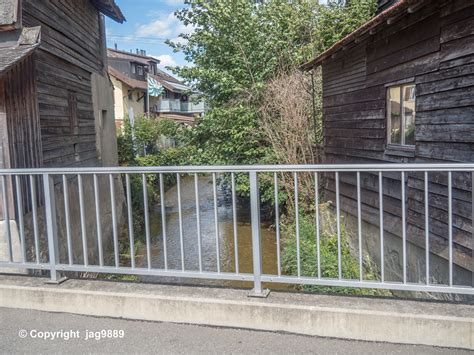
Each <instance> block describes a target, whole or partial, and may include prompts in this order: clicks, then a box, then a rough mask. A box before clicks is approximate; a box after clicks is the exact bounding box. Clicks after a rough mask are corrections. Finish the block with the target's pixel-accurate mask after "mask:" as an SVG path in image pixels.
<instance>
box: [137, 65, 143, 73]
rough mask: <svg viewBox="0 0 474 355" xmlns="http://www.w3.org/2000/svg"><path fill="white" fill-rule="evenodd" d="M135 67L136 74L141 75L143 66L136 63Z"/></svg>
mask: <svg viewBox="0 0 474 355" xmlns="http://www.w3.org/2000/svg"><path fill="white" fill-rule="evenodd" d="M137 69H138V75H143V67H142V66H141V65H138V66H137Z"/></svg>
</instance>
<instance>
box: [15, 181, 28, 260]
mask: <svg viewBox="0 0 474 355" xmlns="http://www.w3.org/2000/svg"><path fill="white" fill-rule="evenodd" d="M15 185H16V198H17V203H18V205H17V206H18V222H19V224H20V243H21V260H22V262H23V263H26V244H25V221H24V218H23V195H22V193H21V181H20V177H19V176H18V175H16V176H15Z"/></svg>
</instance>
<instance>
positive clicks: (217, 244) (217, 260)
mask: <svg viewBox="0 0 474 355" xmlns="http://www.w3.org/2000/svg"><path fill="white" fill-rule="evenodd" d="M212 191H213V197H214V228H215V231H216V262H217V272H218V273H220V272H221V265H220V264H221V262H220V246H219V219H218V207H217V183H216V173H212Z"/></svg>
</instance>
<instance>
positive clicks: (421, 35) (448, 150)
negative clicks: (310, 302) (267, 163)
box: [322, 0, 474, 270]
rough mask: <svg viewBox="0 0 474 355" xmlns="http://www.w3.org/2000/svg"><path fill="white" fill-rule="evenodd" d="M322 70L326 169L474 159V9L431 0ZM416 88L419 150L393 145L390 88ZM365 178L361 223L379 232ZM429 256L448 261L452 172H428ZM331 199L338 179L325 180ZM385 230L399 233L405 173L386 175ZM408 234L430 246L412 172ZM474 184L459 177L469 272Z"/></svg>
mask: <svg viewBox="0 0 474 355" xmlns="http://www.w3.org/2000/svg"><path fill="white" fill-rule="evenodd" d="M322 70H323V110H324V115H323V117H324V144H325V161H326V162H327V163H404V162H405V163H443V162H473V161H474V4H473V3H472V2H463V1H459V0H451V1H450V0H443V1H432V2H431V3H430V5H429V6H426V7H423V8H422V9H420V10H418V11H416V12H415V13H407V14H405V15H404V16H403V18H401V19H400V20H399V21H398V22H396V23H394V24H392V25H386V24H385V25H384V26H383V28H378V29H377V30H376V31H373V32H372V35H371V36H369V37H368V38H367V39H365V40H363V41H361V42H359V43H357V44H354V45H353V46H352V47H351V48H345V49H343V50H341V51H339V53H337V55H334V56H333V58H330V59H326V60H325V61H324V62H323V64H322ZM400 80H412V81H413V82H414V83H415V84H416V121H415V124H416V128H415V141H416V143H415V144H416V146H415V151H414V153H406V152H405V153H404V152H392V151H390V150H389V149H387V138H386V137H387V122H386V86H387V85H389V84H392V83H396V82H397V81H400ZM353 175H354V176H352V177H351V176H341V196H342V197H341V202H342V203H343V205H342V207H343V209H344V210H346V211H347V212H349V213H354V212H353V211H356V210H357V208H356V200H355V198H356V196H355V193H356V189H355V174H353ZM364 175H367V176H366V177H365V178H364V179H362V188H363V193H362V196H363V198H362V202H363V207H362V209H363V215H364V219H365V220H366V221H367V222H369V223H371V224H374V225H376V226H378V207H377V206H378V178H377V176H376V175H374V174H364ZM429 178H430V183H429V189H430V194H429V208H430V212H429V221H430V241H432V245H431V248H432V252H435V253H436V254H438V255H440V256H442V257H445V258H446V257H447V238H448V227H447V174H430V177H429ZM328 181H329V182H328V191H329V198H332V197H333V194H334V190H335V189H334V179H333V177H329V179H328ZM383 183H384V214H385V229H386V230H387V231H389V232H392V233H394V234H395V235H399V236H400V235H401V229H400V225H401V203H402V201H401V199H400V175H399V174H398V175H397V174H384V181H383ZM406 183H407V190H406V192H407V196H406V203H407V222H408V226H407V238H408V240H410V241H411V242H413V243H414V244H417V245H419V246H421V247H423V246H424V192H423V188H424V181H423V175H420V174H414V173H410V174H407V178H406ZM472 208H473V206H472V185H471V176H470V174H467V173H464V174H463V173H453V241H454V253H455V256H454V258H455V261H456V263H457V264H458V265H460V266H462V267H464V268H466V269H470V270H473V268H474V266H473V265H472V249H473V232H474V231H473V227H472Z"/></svg>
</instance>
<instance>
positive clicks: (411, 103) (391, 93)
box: [387, 83, 416, 147]
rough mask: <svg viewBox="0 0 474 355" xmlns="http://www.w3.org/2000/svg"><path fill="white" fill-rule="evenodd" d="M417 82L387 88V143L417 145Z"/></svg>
mask: <svg viewBox="0 0 474 355" xmlns="http://www.w3.org/2000/svg"><path fill="white" fill-rule="evenodd" d="M415 103H416V90H415V84H414V83H409V84H403V85H396V86H390V87H388V88H387V143H388V144H390V145H398V146H408V147H410V146H414V145H415V116H416V112H415V107H416V106H415Z"/></svg>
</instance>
